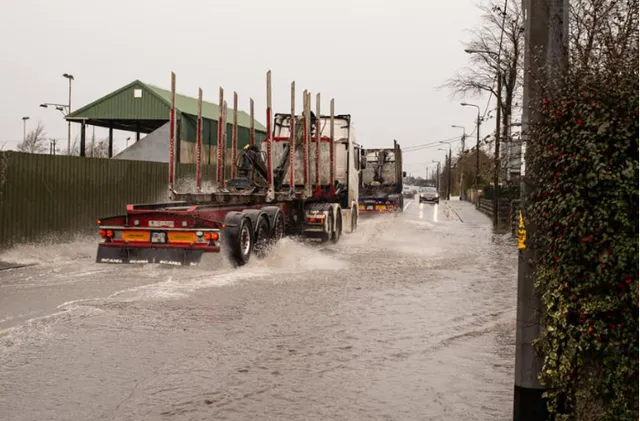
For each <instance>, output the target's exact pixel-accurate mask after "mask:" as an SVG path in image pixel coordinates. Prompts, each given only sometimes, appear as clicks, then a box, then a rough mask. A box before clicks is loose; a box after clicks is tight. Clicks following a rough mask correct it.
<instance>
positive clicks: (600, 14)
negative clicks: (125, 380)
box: [569, 0, 638, 73]
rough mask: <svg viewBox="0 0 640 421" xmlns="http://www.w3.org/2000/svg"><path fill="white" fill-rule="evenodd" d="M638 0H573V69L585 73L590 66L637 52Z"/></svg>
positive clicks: (571, 20) (571, 33) (571, 45)
mask: <svg viewBox="0 0 640 421" xmlns="http://www.w3.org/2000/svg"><path fill="white" fill-rule="evenodd" d="M637 10H638V0H626V1H620V0H574V1H572V2H571V9H570V20H569V25H570V35H569V42H570V49H569V59H570V62H571V67H572V69H573V70H574V71H576V72H580V73H588V72H589V69H593V68H594V66H596V67H597V66H606V65H607V64H608V63H609V64H610V63H616V64H617V65H619V63H620V60H622V59H624V58H625V57H628V56H630V55H633V54H634V53H637V49H638V13H637Z"/></svg>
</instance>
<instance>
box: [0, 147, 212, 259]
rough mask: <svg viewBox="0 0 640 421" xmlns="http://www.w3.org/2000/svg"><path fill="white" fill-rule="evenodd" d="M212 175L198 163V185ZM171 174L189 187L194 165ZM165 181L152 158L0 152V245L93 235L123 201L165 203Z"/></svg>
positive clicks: (118, 210)
mask: <svg viewBox="0 0 640 421" xmlns="http://www.w3.org/2000/svg"><path fill="white" fill-rule="evenodd" d="M214 177H215V168H214V166H208V165H203V168H202V178H203V184H204V185H206V184H207V183H212V182H213V180H214ZM176 178H177V180H178V182H177V183H176V184H177V187H178V188H180V189H185V188H189V187H190V188H192V189H195V186H194V184H195V183H194V181H193V179H194V178H195V164H179V165H178V166H177V167H176ZM168 179H169V173H168V165H167V164H163V163H157V162H145V161H128V160H109V159H104V158H81V157H74V156H60V155H57V156H52V155H36V154H27V153H20V152H13V151H8V152H0V248H6V247H11V246H13V245H15V244H18V243H26V242H38V241H42V240H43V239H45V238H49V239H51V238H53V239H54V240H55V239H60V241H67V240H68V239H69V238H70V237H72V236H75V235H77V234H86V233H93V232H95V229H96V219H97V218H100V217H106V216H110V215H118V214H122V213H123V211H124V210H125V206H126V205H127V204H129V203H149V202H158V201H166V200H167V199H168Z"/></svg>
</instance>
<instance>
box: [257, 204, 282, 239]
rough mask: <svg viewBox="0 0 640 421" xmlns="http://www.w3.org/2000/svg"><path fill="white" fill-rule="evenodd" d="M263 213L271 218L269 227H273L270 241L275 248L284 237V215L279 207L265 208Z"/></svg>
mask: <svg viewBox="0 0 640 421" xmlns="http://www.w3.org/2000/svg"><path fill="white" fill-rule="evenodd" d="M262 211H263V212H264V213H266V214H267V216H268V217H269V226H270V227H271V233H270V239H269V240H270V243H271V245H272V246H273V245H275V244H276V243H277V242H278V241H280V239H282V237H284V230H285V226H284V214H283V213H282V211H281V210H280V208H279V207H277V206H265V207H264V208H262Z"/></svg>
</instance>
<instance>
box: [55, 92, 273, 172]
mask: <svg viewBox="0 0 640 421" xmlns="http://www.w3.org/2000/svg"><path fill="white" fill-rule="evenodd" d="M170 110H171V92H170V91H167V90H165V89H162V88H158V87H156V86H153V85H150V84H147V83H143V82H141V81H139V80H136V81H134V82H131V83H130V84H128V85H126V86H124V87H122V88H120V89H117V90H115V91H113V92H111V93H110V94H107V95H105V96H104V97H102V98H99V99H97V100H95V101H93V102H92V103H90V104H88V105H85V106H84V107H82V108H79V109H77V110H75V111H74V112H72V113H70V114H69V115H67V116H66V119H67V121H70V122H74V123H79V124H80V125H81V126H82V129H81V132H80V143H81V146H80V149H81V156H82V155H83V153H82V152H83V151H84V145H86V126H87V125H91V126H98V127H105V128H108V129H110V130H109V157H113V158H114V159H130V160H140V161H154V162H168V161H169V114H170ZM197 111H198V100H197V99H196V98H192V97H188V96H185V95H180V94H176V121H177V133H178V136H177V139H176V159H177V161H178V162H180V163H193V162H195V156H196V154H195V149H196V148H195V142H196V120H197ZM219 113H220V111H219V108H218V105H216V104H213V103H210V102H206V101H203V103H202V145H203V150H202V162H203V163H204V164H208V163H215V157H216V149H217V148H216V145H217V142H218V136H217V133H218V117H219ZM233 114H234V113H233V110H232V109H227V152H228V153H230V152H231V151H230V147H231V135H232V130H233ZM250 127H251V117H250V115H249V114H247V113H246V112H244V111H240V110H238V148H239V149H240V148H242V147H244V146H245V145H246V144H248V143H249V138H250ZM254 127H255V140H256V143H257V144H259V143H260V142H261V141H262V140H264V139H265V138H266V127H265V126H264V125H263V124H261V123H260V122H258V121H255V123H254ZM113 130H124V131H131V132H135V133H136V142H134V143H133V144H132V145H131V146H129V147H128V148H126V149H125V150H123V151H122V152H120V153H119V154H117V155H116V156H113ZM141 134H146V136H145V137H144V138H142V139H141V138H140V136H141ZM227 158H228V159H230V155H229V156H228V157H227Z"/></svg>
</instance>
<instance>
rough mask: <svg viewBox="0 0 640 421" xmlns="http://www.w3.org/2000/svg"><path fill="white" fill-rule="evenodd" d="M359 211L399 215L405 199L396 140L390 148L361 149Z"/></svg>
mask: <svg viewBox="0 0 640 421" xmlns="http://www.w3.org/2000/svg"><path fill="white" fill-rule="evenodd" d="M361 162H362V171H361V173H360V195H359V197H360V199H359V210H360V213H362V214H368V213H381V212H402V211H403V209H404V198H403V194H402V179H403V178H404V177H405V176H406V173H405V172H404V171H402V150H401V149H400V145H398V142H396V141H395V140H394V141H393V148H378V149H362V158H361Z"/></svg>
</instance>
